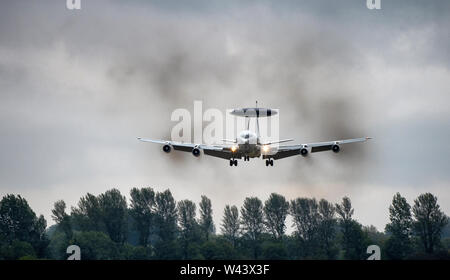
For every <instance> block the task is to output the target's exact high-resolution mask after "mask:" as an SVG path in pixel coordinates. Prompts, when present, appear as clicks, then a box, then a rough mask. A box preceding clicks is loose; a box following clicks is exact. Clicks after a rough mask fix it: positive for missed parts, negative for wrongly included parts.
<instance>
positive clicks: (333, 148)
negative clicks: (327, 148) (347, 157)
mask: <svg viewBox="0 0 450 280" xmlns="http://www.w3.org/2000/svg"><path fill="white" fill-rule="evenodd" d="M331 150H332V151H333V152H335V153H339V151H340V150H341V148H340V147H339V145H337V144H334V145H333V146H331Z"/></svg>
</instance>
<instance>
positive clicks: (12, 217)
mask: <svg viewBox="0 0 450 280" xmlns="http://www.w3.org/2000/svg"><path fill="white" fill-rule="evenodd" d="M46 227H47V222H46V221H45V219H44V216H42V215H40V216H39V218H38V217H37V216H36V214H35V213H34V212H33V210H32V209H31V208H30V206H29V205H28V202H27V201H26V199H24V198H22V197H21V196H20V195H18V196H15V195H12V194H9V195H6V196H4V197H3V198H2V200H1V201H0V240H1V241H2V243H4V244H6V245H11V244H13V242H14V241H22V242H25V243H29V244H31V245H32V247H33V249H34V251H35V252H36V254H37V257H43V256H44V254H45V249H46V247H47V246H48V243H49V241H48V239H47V236H46V234H45V229H46ZM16 244H19V245H20V246H22V245H23V244H24V243H20V242H19V243H17V242H16ZM0 245H1V244H0ZM22 247H23V246H22Z"/></svg>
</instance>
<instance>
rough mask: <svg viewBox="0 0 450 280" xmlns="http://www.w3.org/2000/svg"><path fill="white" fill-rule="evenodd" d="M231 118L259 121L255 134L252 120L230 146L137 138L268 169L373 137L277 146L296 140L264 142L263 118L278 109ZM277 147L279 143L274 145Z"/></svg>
mask: <svg viewBox="0 0 450 280" xmlns="http://www.w3.org/2000/svg"><path fill="white" fill-rule="evenodd" d="M231 114H232V115H235V116H238V117H245V118H256V133H254V132H252V131H250V129H249V128H250V127H249V124H250V119H248V122H247V129H246V130H244V131H242V132H241V133H240V134H239V136H238V137H237V138H236V139H234V140H226V139H224V140H223V141H224V142H228V143H230V144H228V145H204V144H194V143H184V142H183V143H181V142H174V141H164V140H152V139H144V138H140V137H138V139H139V140H141V141H143V142H151V143H157V144H161V145H163V147H162V149H163V151H164V152H166V153H169V152H170V151H171V150H172V148H173V149H174V150H178V151H183V152H190V153H192V155H194V156H195V157H199V156H200V154H201V151H203V153H204V154H205V155H208V156H213V157H218V158H223V159H227V160H229V161H230V166H233V165H234V166H237V164H238V161H237V159H244V161H249V160H250V158H262V159H263V160H264V159H265V160H266V166H273V160H278V159H282V158H286V157H291V156H296V155H302V156H304V157H305V156H307V155H308V154H309V153H310V152H311V153H316V152H323V151H333V152H335V153H338V152H339V151H340V150H341V148H340V146H341V145H344V144H350V143H357V142H365V141H367V140H368V139H371V138H370V137H363V138H354V139H344V140H334V141H328V142H317V143H308V144H297V145H289V146H280V145H278V144H280V143H285V142H289V141H293V139H286V140H279V141H274V142H262V141H261V138H260V136H259V122H258V119H259V118H260V117H271V116H274V115H276V114H277V111H276V110H273V109H268V108H258V103H256V107H255V108H241V109H234V110H232V111H231ZM274 144H277V145H276V146H274Z"/></svg>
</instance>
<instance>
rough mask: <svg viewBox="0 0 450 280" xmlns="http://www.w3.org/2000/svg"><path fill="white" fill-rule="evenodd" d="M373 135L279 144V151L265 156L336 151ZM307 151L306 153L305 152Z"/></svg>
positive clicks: (278, 157) (288, 155)
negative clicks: (296, 143) (298, 143)
mask: <svg viewBox="0 0 450 280" xmlns="http://www.w3.org/2000/svg"><path fill="white" fill-rule="evenodd" d="M369 139H372V138H371V137H362V138H353V139H344V140H335V141H328V142H317V143H307V144H300V145H291V146H279V147H278V151H277V153H275V154H273V155H267V156H264V158H269V157H270V158H273V159H275V160H276V159H282V158H286V157H291V156H295V155H300V154H302V155H306V154H307V153H308V152H309V151H311V153H317V152H323V151H330V150H333V151H334V152H339V150H340V145H342V144H350V143H357V142H365V141H367V140H369ZM303 153H305V154H303Z"/></svg>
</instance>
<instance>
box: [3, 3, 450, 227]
mask: <svg viewBox="0 0 450 280" xmlns="http://www.w3.org/2000/svg"><path fill="white" fill-rule="evenodd" d="M365 2H366V1H365V0H349V1H317V0H314V1H313V0H311V1H217V0H216V1H211V0H209V1H206V0H204V1H194V0H191V1H162V0H161V1H113V0H110V1H86V0H85V1H83V0H82V1H81V4H82V9H81V10H67V9H66V6H65V1H62V0H61V1H17V0H14V1H2V2H1V4H0V100H1V102H0V141H1V145H0V155H1V156H0V196H3V195H5V194H8V193H14V194H21V195H22V196H24V197H25V198H26V199H27V200H28V201H29V203H30V205H31V207H32V208H33V209H34V210H35V212H36V213H37V214H44V215H45V217H46V219H47V221H48V223H49V224H53V221H51V216H50V215H51V209H52V207H53V203H54V202H55V201H56V200H59V199H63V200H65V201H66V203H67V204H69V205H70V206H75V205H76V203H77V202H78V200H79V198H80V197H81V196H83V195H85V194H86V193H87V192H90V193H93V194H95V195H98V194H100V193H102V192H104V191H106V190H108V189H111V188H118V189H119V190H120V191H121V192H122V194H124V195H126V196H127V197H129V191H130V189H131V188H132V187H152V188H154V189H155V190H156V191H163V190H165V189H166V188H170V190H171V191H172V193H173V194H174V196H175V199H176V200H181V199H191V200H193V201H194V202H199V200H200V196H201V195H206V196H208V197H209V198H210V199H211V200H212V204H213V210H214V216H215V221H216V226H217V228H219V225H218V224H219V222H220V219H221V217H222V213H223V208H224V207H225V205H226V204H233V205H237V206H238V207H240V206H241V205H242V202H243V200H244V198H245V197H248V196H258V197H259V198H261V199H262V200H265V199H266V198H267V197H268V196H269V195H270V193H272V192H277V193H279V194H282V195H285V196H286V197H287V198H288V199H294V198H297V197H315V198H317V199H320V198H326V199H328V200H330V201H331V202H339V201H340V200H341V199H342V197H343V196H349V197H350V198H351V200H352V202H353V206H354V208H355V217H356V218H357V219H358V220H359V221H360V222H361V223H363V224H365V225H369V224H373V225H375V226H376V227H377V228H378V229H379V230H384V225H385V224H386V223H387V222H388V207H389V204H390V203H391V201H392V197H393V195H394V194H395V193H396V192H400V193H401V194H402V195H404V196H405V197H406V198H407V199H408V201H409V202H410V203H411V204H412V203H413V200H414V199H415V198H416V197H417V196H418V195H419V194H421V193H425V192H431V193H433V194H434V195H436V196H437V197H438V202H439V204H440V205H441V207H442V209H443V210H444V211H445V212H446V213H447V214H450V203H449V201H450V191H449V185H450V184H449V183H450V172H449V170H450V144H449V139H450V130H449V127H450V110H449V109H448V106H449V105H450V71H449V66H450V52H449V51H448V50H449V49H450V33H449V29H448V26H450V2H449V1H446V0H442V1H436V0H433V1H419V0H417V1H411V0H409V1H406V0H405V1H400V0H382V1H381V5H382V9H381V10H369V9H367V8H366V4H365ZM195 100H201V101H203V108H204V110H205V109H208V108H218V109H220V110H222V111H223V112H225V109H230V108H236V107H243V106H252V105H253V104H254V102H255V100H258V101H259V104H260V105H261V106H264V107H271V108H277V109H279V110H280V137H281V138H294V139H295V140H296V143H307V142H312V141H325V140H334V139H341V138H347V137H348V138H353V137H362V136H372V137H374V139H373V140H371V141H370V142H368V143H363V144H355V145H350V146H345V147H343V149H342V152H341V153H339V154H333V153H318V154H313V155H310V157H309V158H303V157H292V158H287V159H283V160H280V161H276V162H275V164H274V167H271V168H267V167H266V166H265V164H264V161H262V160H260V159H255V160H251V161H250V162H240V164H239V167H238V168H235V167H233V168H230V167H229V164H228V162H227V161H225V160H222V159H217V158H211V157H200V158H194V157H193V156H192V155H191V154H189V153H186V154H183V153H180V152H179V153H171V154H168V155H167V154H165V153H164V152H162V150H161V147H160V146H158V145H153V144H150V143H141V142H139V141H137V140H136V137H137V136H144V137H148V138H155V139H167V138H168V137H170V131H171V129H172V127H173V126H174V125H175V124H176V123H175V122H171V120H170V117H171V113H172V112H173V111H174V110H175V109H177V108H186V109H188V110H190V111H191V112H193V102H194V101H195Z"/></svg>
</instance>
